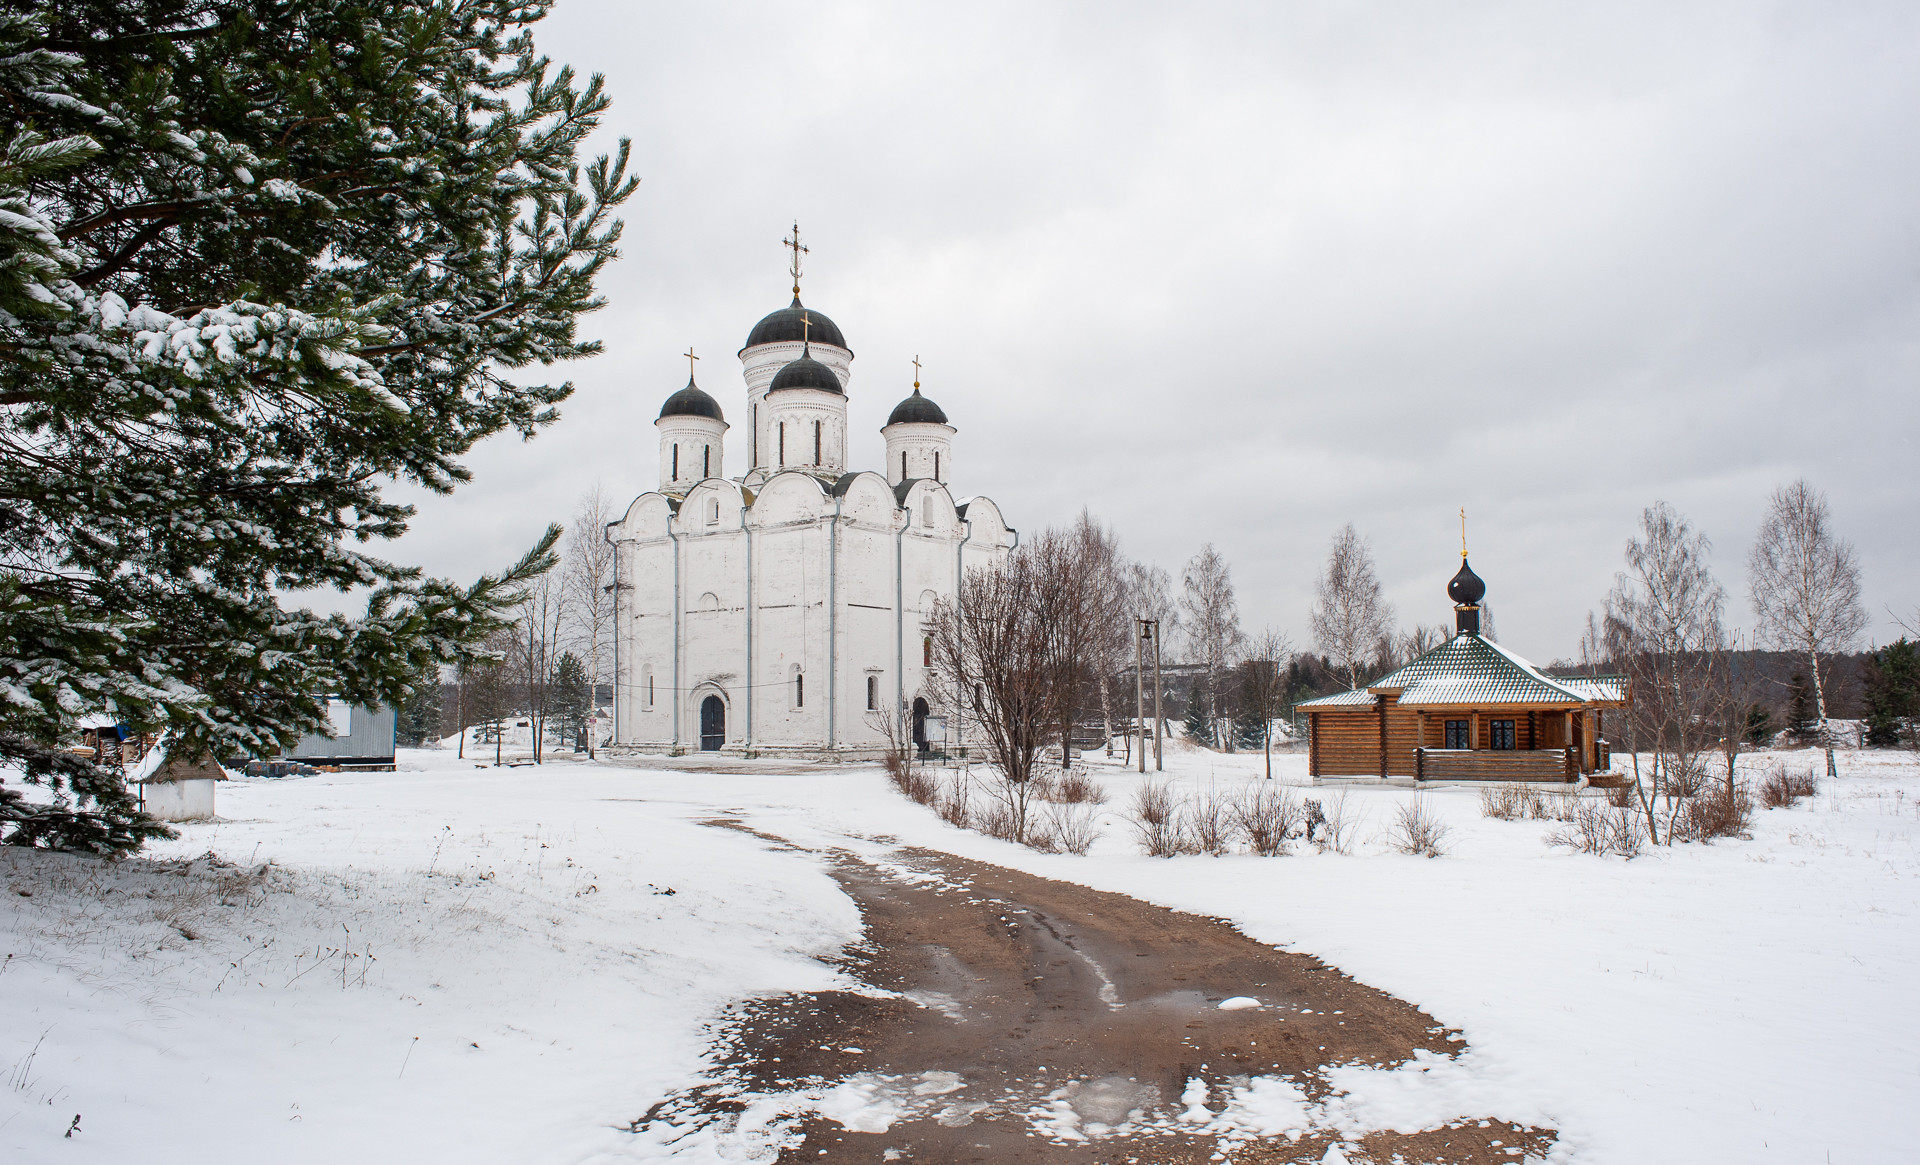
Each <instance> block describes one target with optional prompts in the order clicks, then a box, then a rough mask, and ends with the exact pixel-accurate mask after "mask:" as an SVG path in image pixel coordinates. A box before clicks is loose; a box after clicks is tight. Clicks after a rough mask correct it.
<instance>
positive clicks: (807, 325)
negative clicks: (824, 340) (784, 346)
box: [788, 287, 813, 347]
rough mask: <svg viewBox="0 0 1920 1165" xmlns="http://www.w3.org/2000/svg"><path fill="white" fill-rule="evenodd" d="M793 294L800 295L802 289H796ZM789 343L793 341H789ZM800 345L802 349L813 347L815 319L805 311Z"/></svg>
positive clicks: (801, 314) (802, 319)
mask: <svg viewBox="0 0 1920 1165" xmlns="http://www.w3.org/2000/svg"><path fill="white" fill-rule="evenodd" d="M793 293H794V294H795V295H798V294H800V289H799V288H798V287H795V288H794V289H793ZM788 343H792V341H791V340H789V341H788ZM800 344H801V346H802V347H812V346H813V317H812V316H811V315H809V314H808V313H806V312H804V311H803V312H801V313H800Z"/></svg>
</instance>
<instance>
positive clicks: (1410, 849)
mask: <svg viewBox="0 0 1920 1165" xmlns="http://www.w3.org/2000/svg"><path fill="white" fill-rule="evenodd" d="M1451 832H1452V830H1450V829H1449V828H1448V827H1447V825H1446V823H1445V822H1443V821H1441V820H1440V818H1439V816H1438V815H1437V814H1436V813H1434V811H1433V806H1432V805H1429V804H1428V803H1427V799H1426V797H1425V796H1423V795H1421V794H1418V793H1416V794H1414V796H1413V799H1412V800H1410V801H1402V802H1400V804H1399V805H1397V806H1395V807H1394V811H1393V817H1392V819H1391V820H1390V821H1389V822H1388V823H1387V844H1388V846H1390V847H1392V849H1393V850H1394V852H1395V853H1403V854H1410V855H1412V856H1415V857H1428V858H1437V857H1440V856H1441V855H1443V854H1445V853H1446V852H1447V836H1448V834H1450V833H1451Z"/></svg>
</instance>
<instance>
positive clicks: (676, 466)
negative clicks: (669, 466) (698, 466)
mask: <svg viewBox="0 0 1920 1165" xmlns="http://www.w3.org/2000/svg"><path fill="white" fill-rule="evenodd" d="M673 480H675V481H679V480H680V446H679V444H678V443H677V442H676V443H675V444H674V447H673Z"/></svg>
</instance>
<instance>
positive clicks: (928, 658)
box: [920, 635, 933, 667]
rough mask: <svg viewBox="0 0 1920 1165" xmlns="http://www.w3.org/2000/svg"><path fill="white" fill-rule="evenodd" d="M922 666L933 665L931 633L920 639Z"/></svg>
mask: <svg viewBox="0 0 1920 1165" xmlns="http://www.w3.org/2000/svg"><path fill="white" fill-rule="evenodd" d="M920 666H921V667H932V666H933V636H931V635H929V636H926V637H925V638H923V639H921V640H920Z"/></svg>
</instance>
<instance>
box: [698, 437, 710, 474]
mask: <svg viewBox="0 0 1920 1165" xmlns="http://www.w3.org/2000/svg"><path fill="white" fill-rule="evenodd" d="M700 476H701V477H712V476H713V446H711V445H702V446H700Z"/></svg>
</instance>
